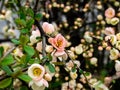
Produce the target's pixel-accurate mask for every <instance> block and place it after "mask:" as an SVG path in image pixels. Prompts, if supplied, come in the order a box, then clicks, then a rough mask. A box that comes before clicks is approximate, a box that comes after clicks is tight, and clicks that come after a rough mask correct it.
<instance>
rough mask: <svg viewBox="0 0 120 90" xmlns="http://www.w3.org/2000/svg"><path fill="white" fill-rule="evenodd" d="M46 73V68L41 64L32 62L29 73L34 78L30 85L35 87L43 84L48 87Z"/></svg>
mask: <svg viewBox="0 0 120 90" xmlns="http://www.w3.org/2000/svg"><path fill="white" fill-rule="evenodd" d="M44 74H45V69H44V67H43V66H41V65H40V64H32V65H31V66H30V67H29V68H28V75H29V76H30V77H31V78H32V81H31V82H30V83H29V86H31V87H32V88H33V86H34V88H35V87H36V88H39V87H41V86H45V87H48V82H47V81H46V80H45V79H44V78H43V76H44Z"/></svg>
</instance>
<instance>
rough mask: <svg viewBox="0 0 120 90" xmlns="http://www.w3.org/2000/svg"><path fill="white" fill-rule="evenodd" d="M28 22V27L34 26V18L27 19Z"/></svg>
mask: <svg viewBox="0 0 120 90" xmlns="http://www.w3.org/2000/svg"><path fill="white" fill-rule="evenodd" d="M26 22H27V27H28V28H29V29H30V28H31V27H32V25H33V24H34V19H32V18H31V19H29V20H27V21H26Z"/></svg>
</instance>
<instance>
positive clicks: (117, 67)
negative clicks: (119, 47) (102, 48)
mask: <svg viewBox="0 0 120 90" xmlns="http://www.w3.org/2000/svg"><path fill="white" fill-rule="evenodd" d="M115 70H116V72H120V61H118V60H116V61H115Z"/></svg>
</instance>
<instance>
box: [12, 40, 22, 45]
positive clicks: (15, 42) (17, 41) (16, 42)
mask: <svg viewBox="0 0 120 90" xmlns="http://www.w3.org/2000/svg"><path fill="white" fill-rule="evenodd" d="M11 41H12V42H13V43H14V44H16V45H19V44H20V41H19V40H16V39H12V40H11Z"/></svg>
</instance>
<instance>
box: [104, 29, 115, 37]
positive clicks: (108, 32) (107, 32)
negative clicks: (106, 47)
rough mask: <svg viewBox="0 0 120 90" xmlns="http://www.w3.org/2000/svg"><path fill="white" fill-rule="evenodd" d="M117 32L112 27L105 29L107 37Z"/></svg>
mask: <svg viewBox="0 0 120 90" xmlns="http://www.w3.org/2000/svg"><path fill="white" fill-rule="evenodd" d="M114 34H115V31H114V29H113V28H112V27H106V28H105V35H114Z"/></svg>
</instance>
